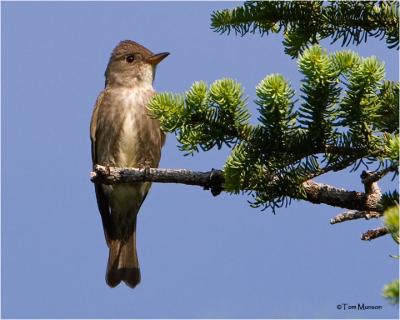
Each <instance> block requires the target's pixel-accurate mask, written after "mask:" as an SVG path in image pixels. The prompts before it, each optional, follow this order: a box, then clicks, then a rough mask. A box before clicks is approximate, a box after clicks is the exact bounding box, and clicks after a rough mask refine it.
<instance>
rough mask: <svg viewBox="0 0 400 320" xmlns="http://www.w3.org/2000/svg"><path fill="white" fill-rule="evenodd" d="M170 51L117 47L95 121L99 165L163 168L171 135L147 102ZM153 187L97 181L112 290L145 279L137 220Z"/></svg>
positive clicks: (94, 147)
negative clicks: (158, 69) (164, 149)
mask: <svg viewBox="0 0 400 320" xmlns="http://www.w3.org/2000/svg"><path fill="white" fill-rule="evenodd" d="M168 55H169V53H168V52H162V53H158V54H153V53H152V52H151V51H150V50H149V49H147V48H145V47H144V46H142V45H140V44H139V43H137V42H135V41H132V40H124V41H121V42H120V43H119V44H118V45H117V46H116V47H115V48H114V50H113V51H112V53H111V56H110V59H109V62H108V65H107V68H106V71H105V88H104V90H102V91H101V92H100V94H99V96H98V97H97V100H96V104H95V107H94V110H93V114H92V119H91V122H90V140H91V153H92V164H93V167H94V166H95V165H96V164H99V165H104V166H106V167H111V166H115V167H136V168H149V167H153V168H157V167H158V165H159V162H160V158H161V148H162V147H163V145H164V143H165V133H164V132H163V131H162V130H161V127H160V123H159V121H158V120H157V119H154V118H152V117H151V116H150V115H149V113H148V109H147V105H148V103H149V101H150V99H151V97H152V96H153V95H154V94H155V90H154V88H153V81H154V77H155V71H156V67H157V65H158V63H159V62H161V61H162V60H163V59H164V58H166V57H167V56H168ZM150 186H151V183H150V182H135V183H121V184H116V185H105V184H102V183H98V182H97V183H95V193H96V199H97V205H98V209H99V211H100V216H101V221H102V225H103V230H104V235H105V240H106V243H107V246H108V248H109V256H108V263H107V270H106V283H107V284H108V285H109V286H110V287H112V288H114V287H116V286H117V285H118V284H120V283H121V281H123V282H124V283H125V284H126V285H127V286H128V287H131V288H134V287H136V286H137V285H138V284H139V282H140V279H141V275H140V268H139V261H138V256H137V251H136V221H137V215H138V212H139V209H140V207H141V205H142V204H143V201H144V200H145V198H146V196H147V194H148V192H149V190H150Z"/></svg>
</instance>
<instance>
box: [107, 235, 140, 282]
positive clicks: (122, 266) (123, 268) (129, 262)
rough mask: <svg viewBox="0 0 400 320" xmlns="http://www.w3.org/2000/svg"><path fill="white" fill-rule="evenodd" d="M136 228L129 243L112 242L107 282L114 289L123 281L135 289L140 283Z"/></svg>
mask: <svg viewBox="0 0 400 320" xmlns="http://www.w3.org/2000/svg"><path fill="white" fill-rule="evenodd" d="M135 229H136V228H134V230H133V232H132V234H131V236H130V237H129V240H128V241H126V242H125V241H122V240H118V239H116V240H114V239H113V240H111V241H110V243H109V247H110V253H109V256H108V264H107V273H106V282H107V284H108V285H109V286H110V287H112V288H114V287H116V286H117V285H118V284H119V283H120V282H121V281H124V282H125V283H126V285H127V286H129V287H131V288H134V287H135V286H136V285H137V284H138V283H139V282H140V269H139V261H138V258H137V254H136V230H135Z"/></svg>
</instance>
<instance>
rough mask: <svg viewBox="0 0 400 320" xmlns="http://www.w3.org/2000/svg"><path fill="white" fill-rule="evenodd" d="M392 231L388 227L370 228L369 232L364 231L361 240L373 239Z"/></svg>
mask: <svg viewBox="0 0 400 320" xmlns="http://www.w3.org/2000/svg"><path fill="white" fill-rule="evenodd" d="M388 233H390V231H389V229H388V228H387V227H380V228H376V229H372V230H368V231H367V232H364V233H363V234H362V235H361V240H367V241H371V240H373V239H376V238H378V237H382V236H384V235H386V234H388Z"/></svg>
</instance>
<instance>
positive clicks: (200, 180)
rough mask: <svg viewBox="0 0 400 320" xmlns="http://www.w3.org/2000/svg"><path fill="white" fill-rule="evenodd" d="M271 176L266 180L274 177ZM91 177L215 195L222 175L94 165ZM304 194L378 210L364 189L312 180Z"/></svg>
mask: <svg viewBox="0 0 400 320" xmlns="http://www.w3.org/2000/svg"><path fill="white" fill-rule="evenodd" d="M273 180H274V179H271V178H270V177H269V178H268V180H267V179H266V183H269V181H273ZM91 181H92V182H94V183H103V184H118V183H132V182H144V181H149V182H160V183H181V184H187V185H193V186H200V187H203V188H204V189H206V190H208V189H210V190H211V193H212V194H213V195H214V196H216V195H218V194H219V193H221V191H225V190H224V181H225V180H224V176H223V171H221V170H215V169H213V170H211V171H206V172H198V171H191V170H185V169H161V168H143V169H139V168H117V167H106V166H101V165H96V166H95V167H94V171H93V172H92V173H91ZM302 186H303V188H304V190H305V196H304V197H301V198H299V199H301V200H306V201H309V202H311V203H324V204H327V205H330V206H335V207H341V208H346V209H350V210H369V211H377V212H380V211H381V208H380V206H379V204H378V203H372V202H370V203H368V204H366V203H365V196H366V195H365V193H363V192H357V191H348V190H344V189H338V188H335V187H333V186H329V185H326V184H322V183H317V182H314V181H311V180H309V181H306V182H304V183H303V184H302Z"/></svg>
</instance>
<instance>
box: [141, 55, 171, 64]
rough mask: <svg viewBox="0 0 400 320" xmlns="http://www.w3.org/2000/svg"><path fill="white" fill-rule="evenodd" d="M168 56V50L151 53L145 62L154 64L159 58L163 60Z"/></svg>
mask: <svg viewBox="0 0 400 320" xmlns="http://www.w3.org/2000/svg"><path fill="white" fill-rule="evenodd" d="M168 56H169V52H162V53H157V54H153V55H152V56H150V57H148V58H147V59H146V62H147V63H150V64H151V65H153V66H155V65H157V64H159V63H160V62H161V60H164V58H166V57H168Z"/></svg>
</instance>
